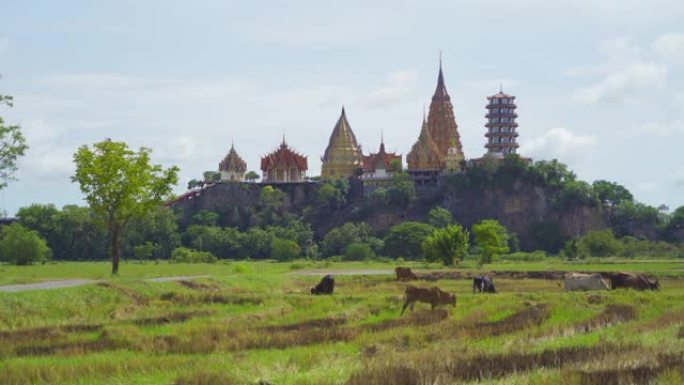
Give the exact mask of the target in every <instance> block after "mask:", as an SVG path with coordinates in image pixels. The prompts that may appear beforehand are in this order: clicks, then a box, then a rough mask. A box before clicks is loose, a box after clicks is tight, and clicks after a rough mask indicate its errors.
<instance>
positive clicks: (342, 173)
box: [321, 106, 363, 180]
mask: <svg viewBox="0 0 684 385" xmlns="http://www.w3.org/2000/svg"><path fill="white" fill-rule="evenodd" d="M321 162H322V166H321V179H323V180H330V179H336V178H348V177H350V176H354V175H355V172H356V171H357V170H358V169H361V168H362V167H363V156H362V154H361V147H360V146H359V144H358V142H357V141H356V135H354V131H352V129H351V126H350V125H349V121H347V113H346V111H345V109H344V106H342V112H341V113H340V118H339V119H338V120H337V123H336V124H335V127H334V128H333V131H332V133H331V134H330V140H329V141H328V147H327V148H326V149H325V153H324V154H323V157H321Z"/></svg>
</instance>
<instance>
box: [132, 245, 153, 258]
mask: <svg viewBox="0 0 684 385" xmlns="http://www.w3.org/2000/svg"><path fill="white" fill-rule="evenodd" d="M156 248H157V245H155V244H154V243H152V242H145V243H143V244H140V245H136V246H134V247H133V255H134V256H135V258H137V259H139V260H141V261H142V260H143V259H150V258H152V256H153V255H154V251H155V249H156Z"/></svg>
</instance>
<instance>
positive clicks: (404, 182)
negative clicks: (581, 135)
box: [387, 172, 416, 207]
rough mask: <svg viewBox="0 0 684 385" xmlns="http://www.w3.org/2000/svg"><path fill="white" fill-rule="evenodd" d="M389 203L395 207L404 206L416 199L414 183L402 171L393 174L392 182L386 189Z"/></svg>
mask: <svg viewBox="0 0 684 385" xmlns="http://www.w3.org/2000/svg"><path fill="white" fill-rule="evenodd" d="M387 197H388V199H389V203H390V204H392V205H394V206H397V207H406V206H408V205H410V204H411V202H413V201H414V200H415V199H416V184H415V183H413V179H411V177H410V176H409V175H408V174H407V173H404V172H400V173H397V174H394V176H393V177H392V183H391V185H390V187H389V188H388V189H387Z"/></svg>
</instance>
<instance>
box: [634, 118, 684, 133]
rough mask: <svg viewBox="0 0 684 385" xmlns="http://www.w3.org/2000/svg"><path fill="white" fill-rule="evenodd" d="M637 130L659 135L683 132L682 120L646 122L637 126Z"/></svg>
mask: <svg viewBox="0 0 684 385" xmlns="http://www.w3.org/2000/svg"><path fill="white" fill-rule="evenodd" d="M639 131H641V132H645V133H647V134H655V135H659V136H671V135H676V134H684V121H681V120H674V121H671V122H648V123H646V124H644V125H642V126H641V127H639Z"/></svg>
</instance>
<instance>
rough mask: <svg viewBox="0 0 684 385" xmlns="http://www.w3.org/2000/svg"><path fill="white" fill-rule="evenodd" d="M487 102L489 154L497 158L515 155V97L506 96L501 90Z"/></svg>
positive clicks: (486, 125)
mask: <svg viewBox="0 0 684 385" xmlns="http://www.w3.org/2000/svg"><path fill="white" fill-rule="evenodd" d="M487 100H488V103H487V115H485V117H486V118H487V124H485V127H487V133H486V134H485V137H486V138H487V143H486V144H485V148H486V149H487V153H488V154H490V155H494V156H497V157H503V156H504V155H506V154H515V153H516V150H517V148H518V143H517V139H516V138H517V137H518V133H517V132H516V129H517V128H518V123H516V122H515V118H517V117H518V115H517V114H516V113H515V109H516V105H515V96H512V95H508V94H505V93H504V92H503V89H501V90H499V93H498V94H496V95H492V96H488V97H487Z"/></svg>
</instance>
